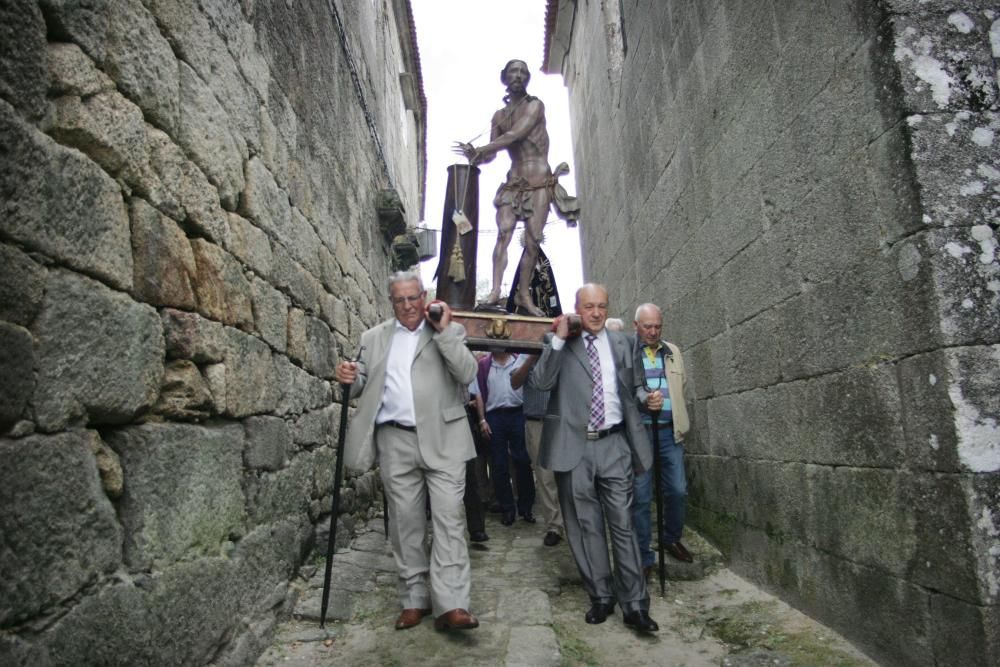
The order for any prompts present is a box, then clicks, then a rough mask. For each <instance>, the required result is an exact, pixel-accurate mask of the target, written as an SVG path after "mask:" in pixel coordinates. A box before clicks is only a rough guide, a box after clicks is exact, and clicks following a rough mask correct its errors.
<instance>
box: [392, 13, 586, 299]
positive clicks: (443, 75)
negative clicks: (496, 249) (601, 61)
mask: <svg viewBox="0 0 1000 667" xmlns="http://www.w3.org/2000/svg"><path fill="white" fill-rule="evenodd" d="M411 4H412V7H413V18H414V21H415V23H416V27H417V44H418V48H419V49H420V64H421V68H422V70H423V79H424V93H425V94H426V96H427V203H426V206H425V211H424V215H425V223H426V225H427V226H428V227H431V228H433V229H440V227H441V223H442V218H443V211H442V208H443V207H444V198H445V188H446V187H447V180H448V174H447V171H446V170H447V168H448V166H449V165H451V164H456V163H461V164H464V163H465V158H464V157H462V156H460V155H455V154H454V153H452V152H451V146H452V142H453V141H458V140H461V141H469V140H470V139H473V137H476V135H479V134H480V133H482V136H480V137H479V138H478V139H475V141H473V143H474V144H475V145H476V146H480V145H482V144H484V143H488V142H489V125H490V118H492V116H493V112H494V111H496V110H497V109H499V108H501V107H502V106H503V96H504V94H505V93H506V91H505V89H504V86H503V84H502V83H500V70H501V69H503V66H504V64H505V63H506V62H507V61H508V60H511V59H514V58H517V59H519V60H524V61H525V62H527V64H528V68H529V69H530V70H531V81H530V83H529V84H528V92H529V93H530V94H531V95H534V96H536V97H538V98H540V99H541V100H542V102H544V103H545V116H546V124H547V127H548V131H549V138H550V147H549V164H550V166H552V167H553V168H554V167H555V166H556V165H557V164H559V163H560V162H567V163H569V165H570V170H571V171H570V174H569V175H567V176H563V177H562V178H561V179H560V181H559V182H560V183H562V184H563V186H564V187H565V188H566V190H567V191H568V192H569V193H570V194H576V185H575V183H574V180H573V179H574V176H575V171H576V170H575V169H574V168H573V154H572V149H571V143H570V126H569V110H568V105H567V97H566V88H565V86H564V85H563V81H562V77H561V76H558V75H547V74H543V73H542V71H541V65H542V51H543V48H544V40H545V4H546V3H545V1H544V0H411ZM509 168H510V159H509V158H508V157H507V153H506V152H503V153H500V154H498V155H497V157H496V158H495V159H494V160H493V162H491V163H490V164H487V165H482V167H481V172H482V173H481V174H480V176H479V242H478V253H477V258H476V265H477V268H476V270H477V274H478V275H477V279H478V280H480V281H482V280H487V281H488V280H489V277H490V274H491V273H492V267H493V260H492V253H493V246H494V244H495V243H496V237H497V236H496V209H495V208H494V207H493V195H494V194H495V193H496V189H497V187H498V186H499V185H500V183H501V182H502V181H503V180H504V178H505V176H506V174H507V170H508V169H509ZM450 215H451V212H449V218H450ZM580 224H586V220H581V223H580ZM520 229H521V224H520V223H519V224H518V232H516V233H515V238H514V240H513V241H512V242H511V245H510V248H509V261H508V265H507V271H506V273H505V279H504V283H505V285H504V290H503V292H504V294H506V293H507V291H509V289H510V285H511V282H512V281H513V279H514V273H515V269H516V267H517V262H518V260H519V259H520V257H521V247H520ZM542 249H543V250H544V251H545V254H546V255H548V256H549V258H550V259H551V260H552V267H553V269H554V271H555V274H556V285H557V286H558V288H559V296H560V300H561V301H562V302H563V303H572V300H573V294H574V292H575V291H576V289H577V288H578V287H579V286H580V285H581V284H582V282H583V279H582V269H581V262H580V234H579V231H578V230H577V229H575V228H574V229H570V228H568V227H567V226H566V223H565V222H564V221H562V220H561V219H559V218H557V217H556V215H555V214H554V213H550V214H549V224H547V225H546V226H545V242H544V243H543V244H542ZM437 263H438V257H435V258H433V259H430V260H428V261H426V262H423V263H422V264H421V273H422V275H423V278H424V282H425V283H426V284H427V286H428V287H433V286H434V281H433V280H432V276H433V275H434V271H435V269H437Z"/></svg>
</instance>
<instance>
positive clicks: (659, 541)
mask: <svg viewBox="0 0 1000 667" xmlns="http://www.w3.org/2000/svg"><path fill="white" fill-rule="evenodd" d="M636 346H637V347H639V337H638V335H637V336H636ZM640 349H641V348H640ZM657 354H659V355H660V359H661V361H662V362H663V370H664V373H663V379H664V380H666V378H667V374H666V369H667V361H666V359H664V358H663V342H662V341H660V349H659V350H657ZM638 361H639V362H640V363H642V358H641V357H640V358H639V359H638ZM640 368H641V369H642V386H643V387H644V388H645V389H646V391H647V392H649V391H653V389H652V387H650V386H649V382H648V381H647V380H646V372H645V368H646V367H645V365H641V366H640ZM649 414H650V416H651V417H652V418H653V424H652V426H653V480H654V482H653V493H655V494H656V552H657V554H656V555H657V563H656V565H657V573H658V574H659V577H660V597H661V598H662V597H666V584H665V583H664V581H665V579H666V576H667V565H666V561H665V559H664V557H663V549H664V546H665V545H664V544H663V493H662V491H661V488H660V486H661V481H660V411H659V410H650V411H649Z"/></svg>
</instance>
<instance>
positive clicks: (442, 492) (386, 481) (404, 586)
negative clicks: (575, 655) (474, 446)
mask: <svg viewBox="0 0 1000 667" xmlns="http://www.w3.org/2000/svg"><path fill="white" fill-rule="evenodd" d="M375 443H376V446H377V447H378V457H379V467H380V468H381V473H382V485H383V486H384V488H385V492H386V498H387V500H388V506H389V538H390V539H391V540H392V555H393V557H394V558H395V560H396V567H397V569H398V571H399V580H398V585H397V588H398V590H399V601H400V604H401V605H402V607H403V608H404V609H432V610H433V612H434V615H435V616H440V615H441V614H443V613H445V612H447V611H451V610H452V609H468V608H469V596H470V584H471V579H472V570H471V568H470V566H469V548H468V545H467V544H466V542H465V507H464V505H463V503H462V497H463V495H464V493H465V461H457V462H456V463H454V464H453V465H451V466H449V467H448V468H447V469H431V468H428V467H427V465H426V464H425V463H424V461H423V459H422V458H421V456H420V450H419V449H418V447H417V434H416V433H411V432H409V431H404V430H401V429H397V428H394V427H391V426H382V427H376V431H375ZM428 494H429V495H430V501H431V523H432V526H433V531H434V539H433V541H432V542H431V547H430V550H429V552H428V549H427V546H426V542H425V537H426V534H427V514H426V507H427V497H428Z"/></svg>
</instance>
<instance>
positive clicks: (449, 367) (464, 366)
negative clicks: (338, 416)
mask: <svg viewBox="0 0 1000 667" xmlns="http://www.w3.org/2000/svg"><path fill="white" fill-rule="evenodd" d="M395 327H396V320H395V319H391V320H388V321H385V322H382V323H381V324H379V325H377V326H375V327H373V328H371V329H369V330H368V331H366V332H364V333H363V334H361V345H363V346H364V350H362V352H361V359H360V360H359V361H358V379H357V381H356V382H355V383H354V384H353V385H352V386H351V397H352V398H353V397H356V396H360V397H361V398H360V400H359V402H358V409H357V410H356V411H355V413H354V416H353V417H352V418H351V422H350V424H349V426H348V430H347V442H346V444H345V447H344V465H346V466H347V467H348V469H350V470H353V471H361V472H363V471H366V470H368V469H369V468H371V466H372V464H373V463H374V462H375V453H376V452H375V444H374V441H373V438H372V431H373V427H374V425H375V416H376V415H377V414H378V411H379V408H380V407H381V406H382V391H383V389H384V388H385V371H386V362H387V361H388V359H389V344H390V343H391V342H392V335H393V332H394V331H395ZM476 368H477V366H476V358H475V357H474V356H472V352H470V351H469V349H468V348H467V347H465V328H464V327H462V325H460V324H455V323H452V324H450V325H449V326H448V327H447V328H446V329H445V330H444V331H442V332H441V333H437V332H435V331H434V328H433V327H431V326H430V325H429V324H425V325H424V328H423V331H422V332H421V334H420V339H419V341H418V342H417V349H416V354H415V355H414V357H413V366H412V370H411V375H410V378H411V381H412V383H413V408H414V412H415V414H416V420H417V446H418V447H419V448H420V455H421V457H422V458H423V460H424V462H425V463H426V464H427V465H428V466H429V467H430V468H443V467H446V466H449V465H453V464H454V463H456V462H462V461H468V460H469V459H472V458H475V457H476V448H475V446H474V445H473V442H472V431H470V430H469V420H468V418H467V417H466V415H465V390H466V387H467V386H468V385H469V383H470V382H472V379H473V378H474V377H476Z"/></svg>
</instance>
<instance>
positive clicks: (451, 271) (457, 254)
mask: <svg viewBox="0 0 1000 667" xmlns="http://www.w3.org/2000/svg"><path fill="white" fill-rule="evenodd" d="M448 277H449V278H451V279H452V280H453V281H454V282H456V283H460V282H462V281H463V280H465V256H464V255H463V254H462V244H461V243H459V239H458V237H455V245H453V246H452V247H451V260H450V261H449V262H448Z"/></svg>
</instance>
